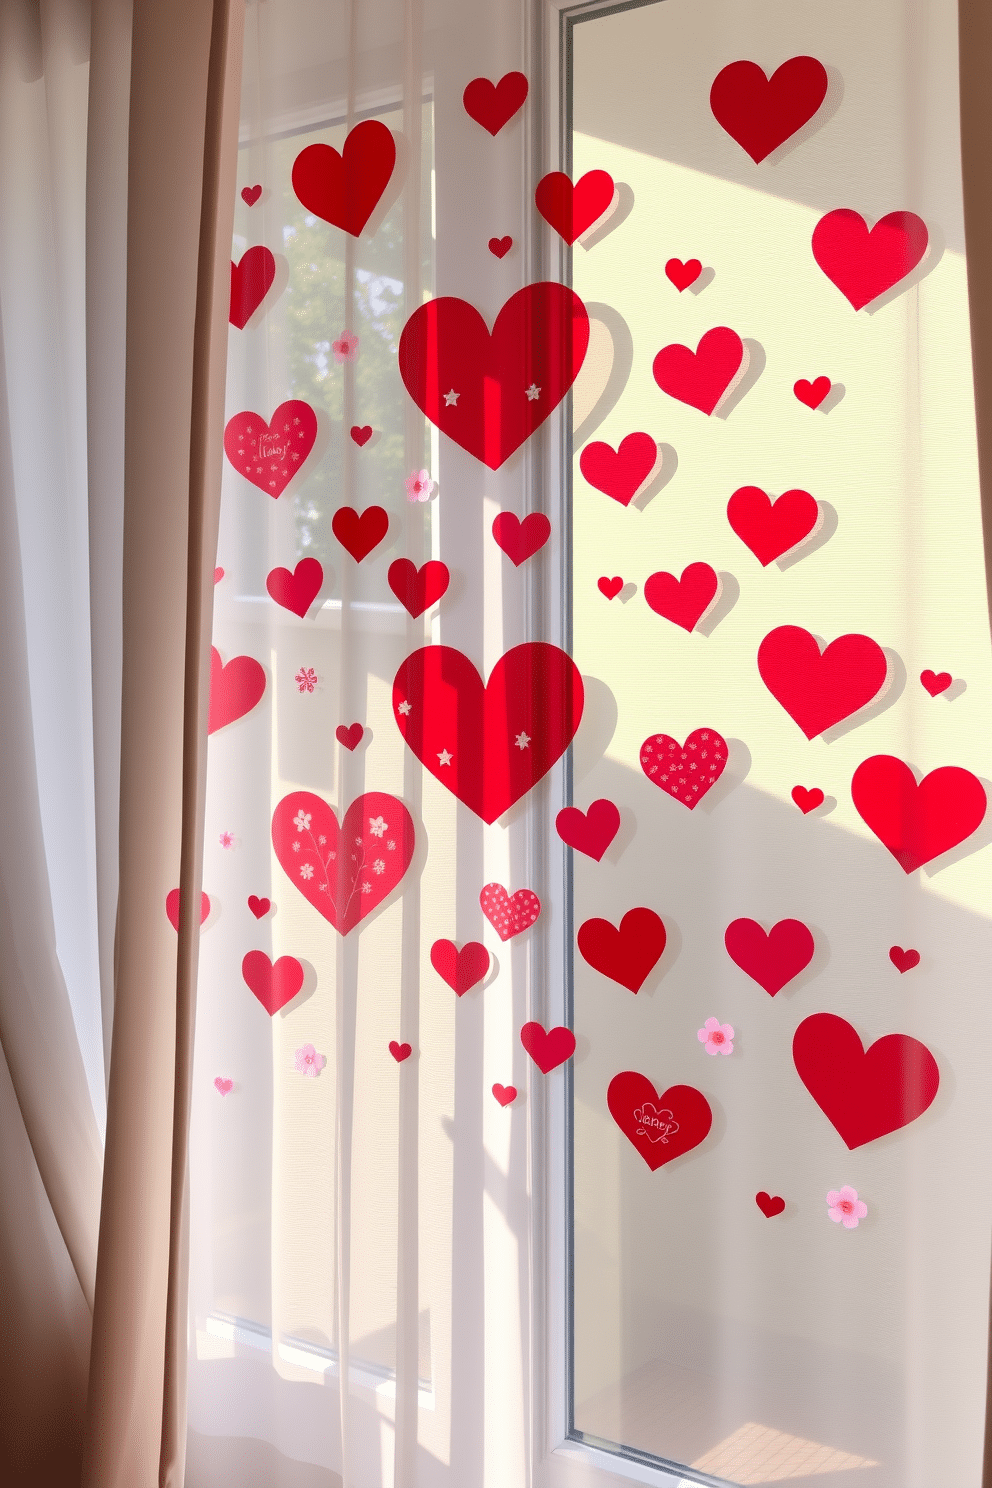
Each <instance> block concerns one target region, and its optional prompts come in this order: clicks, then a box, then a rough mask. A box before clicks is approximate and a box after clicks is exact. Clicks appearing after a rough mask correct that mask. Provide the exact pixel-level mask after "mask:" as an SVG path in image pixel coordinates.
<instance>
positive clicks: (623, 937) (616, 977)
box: [576, 907, 668, 993]
mask: <svg viewBox="0 0 992 1488" xmlns="http://www.w3.org/2000/svg"><path fill="white" fill-rule="evenodd" d="M667 940H668V934H667V932H666V930H665V925H664V922H663V920H662V918H661V916H660V915H656V914H655V912H654V910H653V909H644V908H643V907H638V908H637V909H628V911H627V913H626V914H625V915H624V917H623V919H622V920H621V921H620V925H619V928H618V927H617V926H616V925H611V923H610V921H609V920H586V921H585V923H584V924H582V925H580V926H579V930H578V934H577V935H576V941H577V942H578V947H579V954H580V955H581V956H582V959H583V961H588V963H589V965H590V966H591V967H592V968H593V970H594V971H600V972H602V974H603V976H605V977H609V979H610V981H611V982H619V984H620V986H621V987H626V988H627V990H628V992H634V993H637V992H639V991H640V990H641V988H642V987H643V985H644V983H645V982H646V980H647V978H648V976H649V974H650V972H651V971H652V969H653V968H654V967H655V966H656V965H657V963H658V961H659V960H660V959H661V954H662V952H663V951H664V949H665V945H666V942H667Z"/></svg>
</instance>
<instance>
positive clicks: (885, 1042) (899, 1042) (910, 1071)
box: [792, 1013, 940, 1152]
mask: <svg viewBox="0 0 992 1488" xmlns="http://www.w3.org/2000/svg"><path fill="white" fill-rule="evenodd" d="M792 1058H793V1060H794V1061H795V1066H796V1069H797V1071H798V1073H799V1078H800V1079H801V1080H802V1082H803V1084H804V1085H805V1086H806V1089H807V1090H808V1091H809V1093H810V1095H811V1096H812V1097H813V1099H814V1100H815V1101H816V1104H817V1105H818V1106H819V1107H820V1110H821V1111H822V1112H823V1114H824V1116H826V1118H827V1120H828V1121H829V1122H830V1123H831V1124H832V1125H833V1126H834V1127H835V1128H836V1129H837V1131H838V1132H839V1133H840V1135H841V1136H842V1137H843V1139H844V1141H845V1142H846V1144H847V1146H848V1147H849V1148H850V1149H851V1151H852V1152H853V1151H854V1149H855V1148H857V1147H863V1146H864V1145H865V1143H866V1142H874V1141H876V1140H877V1139H878V1138H879V1137H884V1136H887V1135H888V1133H889V1132H893V1131H899V1130H901V1128H902V1127H904V1126H908V1125H909V1123H910V1122H911V1121H915V1120H916V1118H917V1117H918V1116H922V1115H923V1112H924V1111H925V1110H926V1109H927V1107H928V1106H930V1105H931V1104H932V1102H933V1099H934V1097H935V1096H936V1094H937V1088H938V1086H939V1084H940V1071H939V1069H938V1068H937V1061H936V1059H934V1057H933V1055H932V1054H931V1053H930V1050H929V1049H928V1048H927V1046H926V1044H921V1043H920V1041H919V1039H915V1038H910V1036H909V1034H906V1033H889V1034H886V1035H885V1037H884V1038H880V1039H876V1041H875V1043H873V1044H872V1045H871V1047H870V1048H868V1049H866V1048H865V1047H864V1045H863V1044H862V1042H861V1040H860V1038H859V1037H858V1034H857V1030H856V1029H854V1028H852V1027H851V1024H850V1023H848V1022H847V1020H846V1019H845V1018H838V1017H837V1015H836V1014H835V1013H813V1014H812V1016H811V1017H809V1018H804V1019H803V1021H802V1022H801V1023H800V1025H799V1027H798V1028H797V1029H796V1032H795V1037H794V1038H793V1040H792Z"/></svg>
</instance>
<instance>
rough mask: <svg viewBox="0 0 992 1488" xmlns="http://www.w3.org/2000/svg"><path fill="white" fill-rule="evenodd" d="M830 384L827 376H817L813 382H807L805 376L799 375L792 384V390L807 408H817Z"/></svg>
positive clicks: (831, 384) (827, 391)
mask: <svg viewBox="0 0 992 1488" xmlns="http://www.w3.org/2000/svg"><path fill="white" fill-rule="evenodd" d="M832 386H833V383H832V382H831V381H830V378H829V377H818V378H817V379H816V381H815V382H807V380H806V378H805V377H800V379H799V381H798V382H794V383H793V384H792V391H793V392H794V393H795V395H796V397H797V398H798V399H799V401H800V403H805V404H806V407H807V408H819V406H820V404H821V403H822V402H823V400H824V398H825V397H826V396H827V394H828V393H829V391H830V389H831V387H832Z"/></svg>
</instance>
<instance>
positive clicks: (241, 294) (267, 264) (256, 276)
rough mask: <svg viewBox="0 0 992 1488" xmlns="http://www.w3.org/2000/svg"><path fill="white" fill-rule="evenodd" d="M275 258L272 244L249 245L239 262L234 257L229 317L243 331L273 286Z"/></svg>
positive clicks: (232, 261)
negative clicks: (264, 246) (265, 245)
mask: <svg viewBox="0 0 992 1488" xmlns="http://www.w3.org/2000/svg"><path fill="white" fill-rule="evenodd" d="M275 277H276V261H275V258H274V256H273V254H272V251H271V249H269V248H261V247H257V248H249V249H247V250H246V251H245V252H244V253H242V255H241V258H240V259H239V260H238V262H237V263H235V262H234V260H233V259H232V260H231V307H230V321H231V324H232V325H233V326H235V327H236V328H237V329H238V330H239V331H243V330H244V328H245V326H246V325H247V324H248V322H249V321H250V320H251V318H252V316H253V315H254V314H255V311H256V310H257V309H258V307H259V305H260V304H261V303H262V301H263V300H264V299H265V296H266V295H267V294H268V292H269V290H270V289H271V288H272V284H273V281H274V279H275Z"/></svg>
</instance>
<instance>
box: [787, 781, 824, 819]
mask: <svg viewBox="0 0 992 1488" xmlns="http://www.w3.org/2000/svg"><path fill="white" fill-rule="evenodd" d="M792 799H793V800H794V801H795V803H796V805H797V806H798V807H799V810H800V811H801V812H802V814H803V816H808V815H809V813H810V812H811V811H815V810H816V808H817V807H818V806H822V805H823V802H824V800H825V797H824V794H823V792H822V790H821V789H820V787H819V786H818V785H814V786H813V788H812V790H807V789H806V787H805V786H804V785H794V786H793V787H792Z"/></svg>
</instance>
